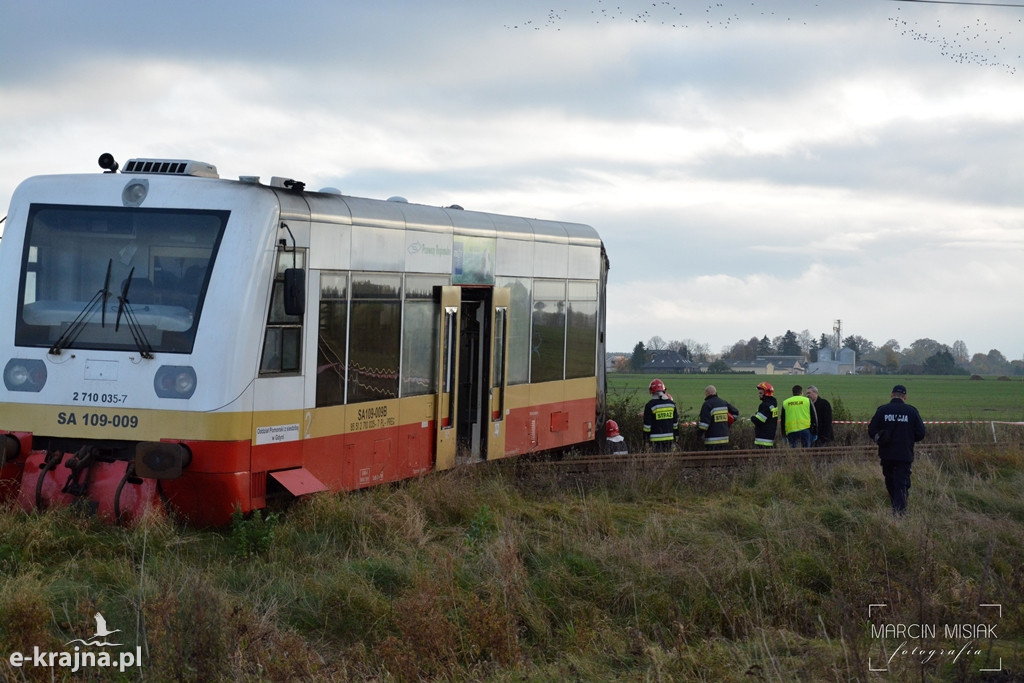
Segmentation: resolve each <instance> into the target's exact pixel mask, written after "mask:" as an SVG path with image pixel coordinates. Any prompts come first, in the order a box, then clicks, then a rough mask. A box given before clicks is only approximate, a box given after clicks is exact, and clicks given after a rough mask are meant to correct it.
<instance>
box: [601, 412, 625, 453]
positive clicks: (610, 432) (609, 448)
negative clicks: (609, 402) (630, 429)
mask: <svg viewBox="0 0 1024 683" xmlns="http://www.w3.org/2000/svg"><path fill="white" fill-rule="evenodd" d="M604 441H605V452H607V453H608V454H610V455H624V454H626V453H628V452H629V449H628V448H626V439H625V438H623V436H622V434H620V433H619V423H618V422H616V421H615V420H608V421H607V422H605V423H604Z"/></svg>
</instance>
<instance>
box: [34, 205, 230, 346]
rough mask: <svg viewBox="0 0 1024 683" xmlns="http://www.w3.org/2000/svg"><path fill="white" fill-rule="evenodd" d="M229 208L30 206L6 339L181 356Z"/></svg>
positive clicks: (196, 318)
mask: <svg viewBox="0 0 1024 683" xmlns="http://www.w3.org/2000/svg"><path fill="white" fill-rule="evenodd" d="M228 214H229V212H227V211H201V210H183V209H139V208H120V207H85V206H63V205H51V204H34V205H32V207H31V210H30V211H29V218H28V226H27V231H26V236H25V252H24V256H23V257H22V265H21V283H20V290H19V297H18V318H17V328H16V331H15V343H16V344H17V345H18V346H46V347H50V348H51V351H54V352H59V351H60V350H61V349H64V348H80V349H111V350H126V351H143V352H150V351H152V352H163V353H190V352H191V351H192V346H193V344H194V342H195V334H196V328H197V327H198V324H199V316H200V313H201V312H202V308H203V299H204V297H205V295H206V284H207V282H208V279H209V273H210V272H211V270H212V266H213V262H214V259H215V258H216V255H217V248H218V246H219V245H220V241H221V236H222V235H223V233H224V226H225V225H226V224H227V220H228Z"/></svg>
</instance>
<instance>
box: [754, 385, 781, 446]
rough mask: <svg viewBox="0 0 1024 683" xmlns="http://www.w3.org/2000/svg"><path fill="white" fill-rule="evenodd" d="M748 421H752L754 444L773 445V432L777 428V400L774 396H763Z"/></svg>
mask: <svg viewBox="0 0 1024 683" xmlns="http://www.w3.org/2000/svg"><path fill="white" fill-rule="evenodd" d="M750 421H751V422H753V423H754V445H755V446H768V447H771V446H774V445H775V432H776V431H778V428H779V402H778V400H777V399H776V398H775V397H774V396H765V397H763V398H762V399H761V405H759V406H758V407H757V413H755V414H754V415H752V416H751V418H750Z"/></svg>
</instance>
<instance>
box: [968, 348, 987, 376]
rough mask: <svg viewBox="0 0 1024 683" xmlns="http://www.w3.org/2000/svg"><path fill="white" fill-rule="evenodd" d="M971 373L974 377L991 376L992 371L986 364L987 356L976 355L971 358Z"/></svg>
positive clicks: (983, 354)
mask: <svg viewBox="0 0 1024 683" xmlns="http://www.w3.org/2000/svg"><path fill="white" fill-rule="evenodd" d="M971 372H973V373H974V374H976V375H991V374H992V369H991V368H990V367H989V364H988V354H985V353H976V354H974V355H973V356H971Z"/></svg>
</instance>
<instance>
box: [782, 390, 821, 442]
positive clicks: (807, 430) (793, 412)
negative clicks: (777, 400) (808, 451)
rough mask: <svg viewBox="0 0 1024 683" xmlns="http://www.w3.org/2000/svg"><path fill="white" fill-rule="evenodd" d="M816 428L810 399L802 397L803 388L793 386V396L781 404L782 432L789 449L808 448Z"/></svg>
mask: <svg viewBox="0 0 1024 683" xmlns="http://www.w3.org/2000/svg"><path fill="white" fill-rule="evenodd" d="M816 427H817V425H816V423H815V420H814V411H813V410H811V399H809V398H807V397H806V396H804V388H803V387H802V386H800V385H799V384H796V385H794V386H793V395H792V396H790V397H789V398H787V399H786V400H785V401H783V402H782V431H783V432H784V433H785V434H786V439H788V440H789V447H790V448H801V447H802V448H810V447H811V434H812V432H813V431H814V429H815V428H816Z"/></svg>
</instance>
